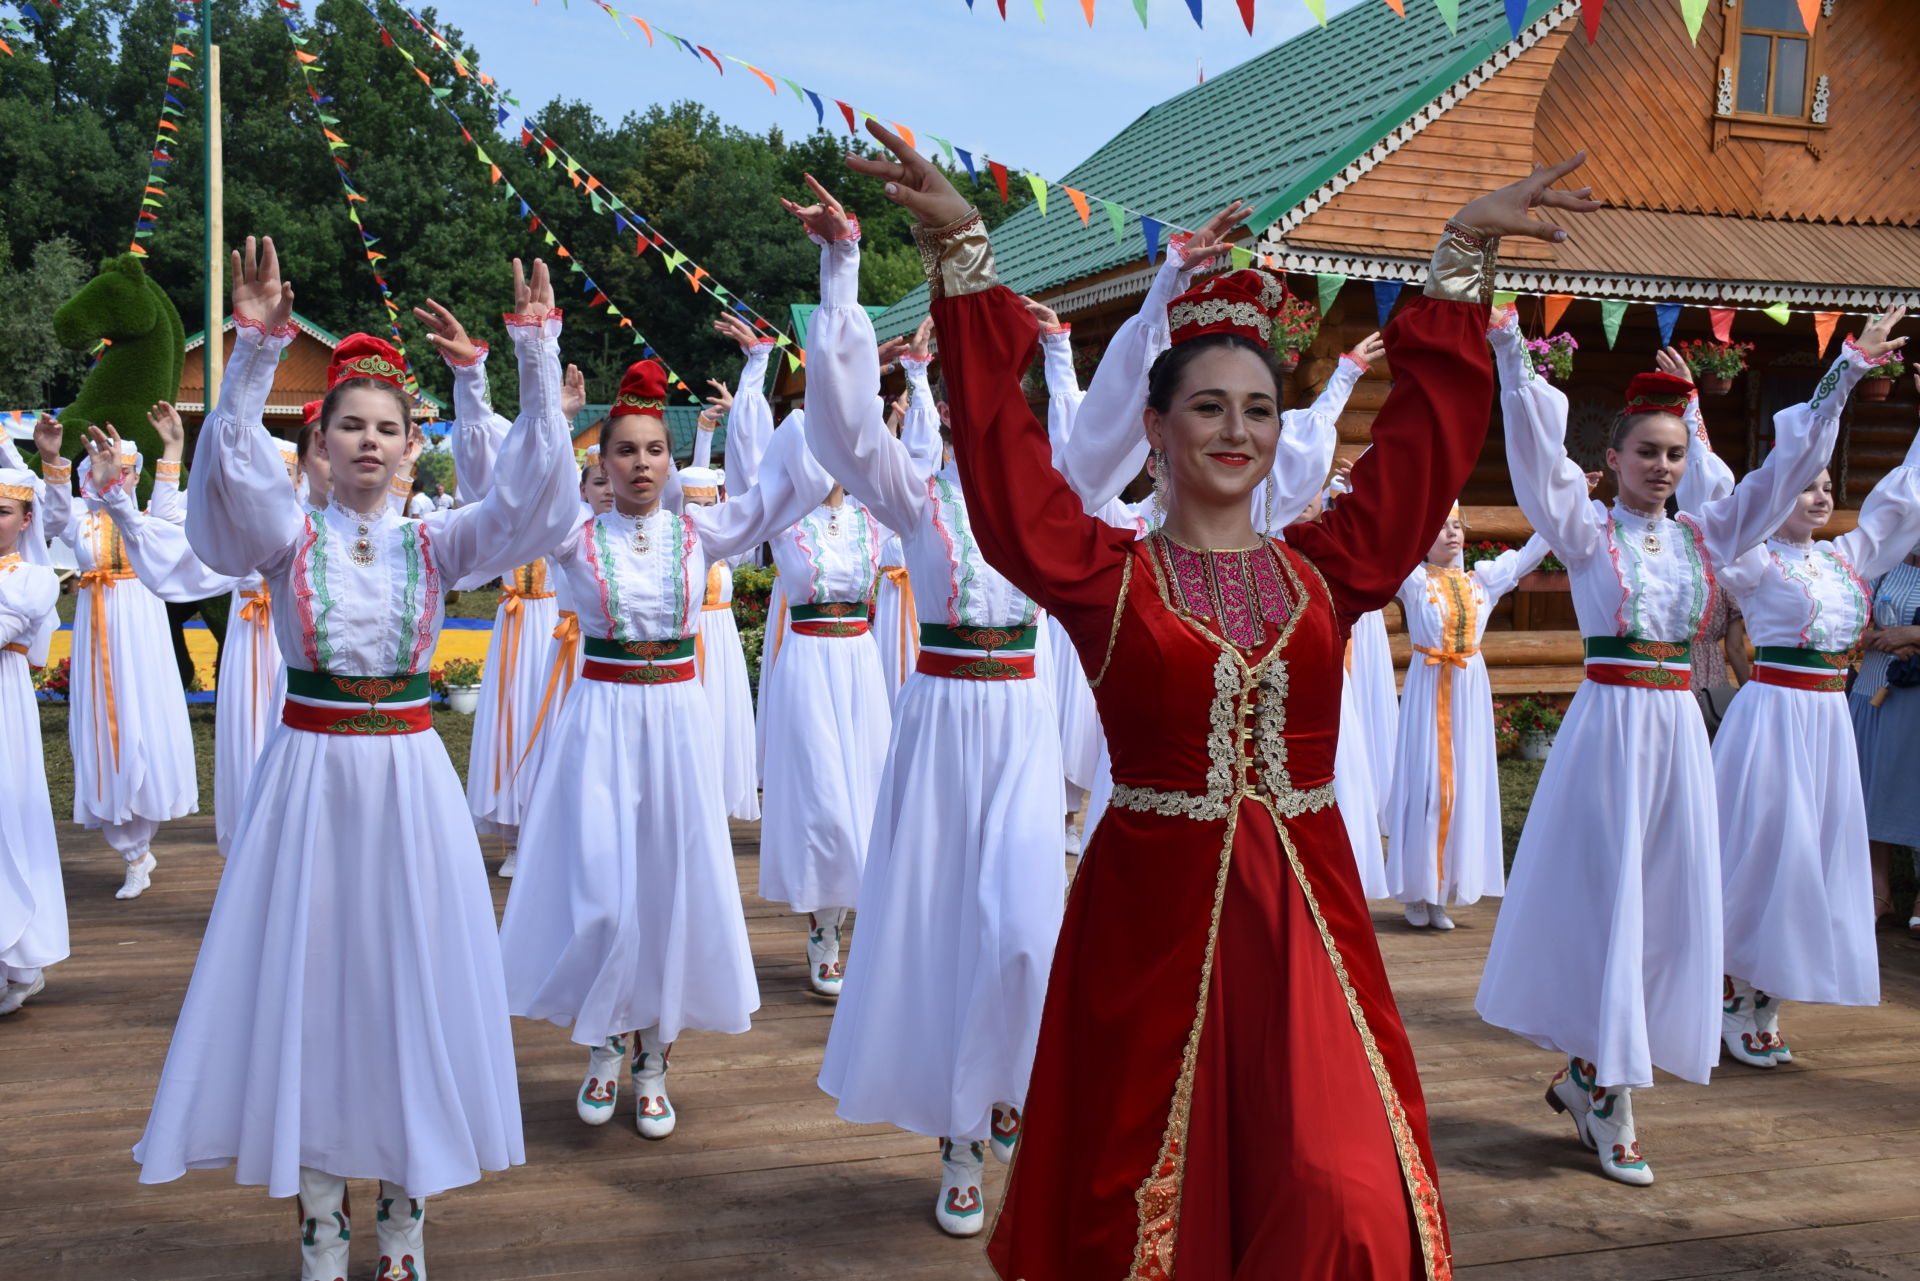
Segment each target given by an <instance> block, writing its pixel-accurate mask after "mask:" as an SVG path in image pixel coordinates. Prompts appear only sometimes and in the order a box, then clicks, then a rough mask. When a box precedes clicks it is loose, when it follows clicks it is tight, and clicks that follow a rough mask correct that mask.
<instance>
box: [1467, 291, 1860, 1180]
mask: <svg viewBox="0 0 1920 1281" xmlns="http://www.w3.org/2000/svg"><path fill="white" fill-rule="evenodd" d="M1891 323H1892V317H1890V316H1882V317H1881V318H1879V319H1878V320H1876V321H1875V322H1874V324H1873V325H1872V326H1870V327H1869V328H1868V330H1867V335H1866V337H1864V338H1863V339H1862V340H1861V343H1860V344H1859V346H1857V347H1856V346H1854V345H1852V344H1849V345H1848V346H1847V348H1846V350H1845V351H1844V352H1843V353H1842V354H1841V356H1840V357H1839V359H1838V360H1836V361H1835V362H1834V366H1833V368H1832V370H1831V371H1829V374H1828V376H1827V377H1826V378H1824V379H1823V380H1822V381H1821V384H1820V387H1819V390H1818V391H1817V392H1816V393H1815V395H1814V398H1813V399H1812V400H1811V401H1809V402H1808V403H1807V404H1805V405H1797V406H1794V407H1793V408H1790V409H1786V410H1783V411H1781V412H1780V413H1779V414H1777V415H1775V417H1774V431H1775V445H1774V449H1773V451H1772V453H1771V454H1769V455H1768V457H1767V461H1766V463H1765V465H1763V466H1761V467H1760V468H1758V469H1756V470H1754V471H1753V472H1750V473H1749V474H1748V475H1747V476H1746V478H1745V479H1743V480H1742V481H1741V482H1740V484H1739V485H1738V486H1737V487H1736V488H1735V489H1734V492H1733V493H1732V494H1731V495H1730V496H1728V497H1726V498H1723V499H1719V500H1717V501H1714V502H1709V503H1705V504H1702V505H1701V506H1700V508H1699V509H1698V511H1696V512H1695V513H1692V514H1690V515H1689V514H1683V515H1681V516H1680V518H1679V519H1678V520H1672V519H1669V518H1668V517H1667V516H1666V515H1665V514H1664V510H1663V509H1664V505H1665V503H1666V501H1667V500H1668V498H1670V497H1671V496H1672V495H1673V493H1674V489H1675V486H1676V484H1677V483H1678V482H1679V480H1680V478H1681V476H1682V475H1683V474H1684V472H1685V470H1686V461H1687V451H1688V440H1689V433H1688V431H1687V429H1686V426H1685V424H1684V422H1683V421H1682V419H1681V415H1682V414H1683V413H1684V412H1685V410H1686V404H1687V400H1688V396H1689V394H1690V392H1691V390H1692V388H1691V387H1690V386H1689V385H1688V384H1687V383H1685V382H1683V381H1681V380H1679V379H1676V378H1673V377H1672V376H1670V375H1664V374H1642V375H1640V376H1638V377H1636V378H1635V379H1634V380H1633V382H1632V383H1631V384H1630V385H1629V388H1628V395H1627V412H1626V413H1625V414H1623V415H1622V416H1621V417H1620V419H1618V420H1617V422H1616V425H1615V428H1614V431H1613V434H1612V443H1611V447H1610V448H1609V449H1608V451H1607V465H1608V466H1609V467H1610V468H1611V469H1612V470H1613V471H1614V472H1615V473H1616V475H1617V476H1618V478H1619V487H1620V497H1619V498H1618V499H1616V500H1615V502H1614V504H1613V506H1612V508H1611V509H1608V508H1606V507H1603V506H1602V505H1601V504H1599V503H1596V502H1592V501H1590V500H1589V499H1588V498H1587V486H1586V481H1585V478H1584V477H1583V476H1582V474H1581V471H1580V468H1579V467H1578V466H1577V465H1576V464H1575V463H1574V462H1573V460H1572V459H1570V458H1568V457H1567V455H1566V446H1565V436H1566V413H1567V400H1566V397H1565V396H1564V395H1562V394H1561V393H1560V391H1559V390H1558V389H1556V388H1554V387H1552V386H1550V385H1548V383H1547V382H1546V380H1545V379H1542V378H1540V377H1538V376H1537V375H1536V374H1535V372H1534V370H1533V368H1532V365H1531V363H1530V362H1529V361H1528V359H1527V358H1526V354H1525V351H1524V350H1523V347H1522V344H1521V338H1520V332H1519V325H1518V320H1517V318H1516V317H1515V315H1514V313H1513V312H1512V311H1511V310H1510V309H1509V310H1507V311H1505V312H1503V313H1501V314H1500V315H1499V316H1497V317H1496V320H1495V324H1494V328H1493V330H1492V340H1493V346H1494V351H1495V356H1496V363H1497V364H1498V366H1499V369H1500V375H1501V386H1502V394H1501V408H1502V413H1503V415H1504V417H1505V420H1506V423H1507V464H1508V467H1509V469H1510V471H1511V473H1512V476H1513V480H1514V488H1515V492H1516V494H1517V496H1518V498H1519V500H1520V508H1521V510H1522V511H1523V512H1525V513H1526V515H1527V518H1528V519H1529V520H1530V521H1532V522H1533V526H1534V528H1535V529H1537V530H1539V531H1541V533H1543V534H1544V535H1545V536H1546V538H1547V542H1548V543H1549V544H1550V545H1551V546H1552V548H1553V550H1554V553H1555V554H1556V555H1557V556H1559V558H1560V559H1561V560H1563V561H1565V562H1566V564H1567V568H1568V570H1569V572H1570V574H1571V576H1572V582H1573V598H1574V608H1575V610H1576V612H1577V613H1578V614H1579V616H1580V628H1581V631H1582V633H1584V635H1585V636H1586V653H1587V667H1586V676H1587V679H1586V681H1585V682H1584V683H1583V684H1582V685H1581V687H1580V691H1579V693H1578V694H1576V695H1575V696H1574V700H1573V705H1572V707H1571V708H1570V709H1569V710H1568V712H1567V717H1566V721H1565V723H1564V724H1563V725H1562V727H1561V729H1560V733H1559V735H1558V738H1557V740H1556V742H1555V744H1554V750H1553V753H1552V755H1551V756H1549V758H1548V760H1547V767H1546V770H1545V772H1544V773H1543V774H1542V775H1541V778H1540V785H1539V789H1538V791H1537V792H1536V793H1535V795H1534V800H1533V807H1532V810H1531V812H1530V813H1529V814H1528V816H1527V824H1526V829H1525V831H1524V833H1523V834H1522V836H1521V840H1520V848H1519V850H1518V852H1517V854H1516V856H1515V858H1514V864H1513V876H1512V880H1511V882H1510V883H1509V885H1508V887H1507V900H1506V904H1505V906H1504V908H1503V909H1502V911H1501V913H1500V920H1499V923H1498V924H1497V926H1496V927H1495V930H1494V936H1493V946H1492V950H1491V952H1490V954H1489V956H1488V958H1487V968H1486V973H1485V975H1484V976H1483V977H1482V979H1481V983H1480V993H1479V997H1478V999H1477V1001H1476V1002H1475V1008H1476V1009H1478V1011H1479V1012H1480V1016H1481V1017H1482V1018H1483V1019H1485V1020H1487V1022H1489V1023H1492V1024H1494V1025H1496V1026H1498V1027H1504V1028H1508V1029H1510V1030H1512V1031H1514V1032H1517V1033H1519V1034H1520V1035H1521V1036H1524V1037H1526V1038H1527V1039H1528V1040H1531V1041H1533V1042H1534V1043H1535V1044H1537V1045H1540V1046H1541V1047H1543V1048H1546V1049H1553V1050H1558V1051H1559V1052H1561V1053H1562V1054H1565V1055H1567V1056H1568V1060H1569V1062H1568V1066H1567V1068H1566V1069H1565V1070H1564V1071H1563V1072H1562V1073H1561V1074H1560V1075H1559V1076H1557V1077H1556V1078H1555V1079H1554V1082H1553V1084H1552V1085H1550V1086H1549V1087H1548V1091H1547V1101H1548V1103H1549V1104H1550V1105H1551V1106H1552V1107H1553V1109H1554V1110H1555V1111H1566V1112H1571V1113H1572V1115H1573V1119H1574V1124H1575V1127H1576V1130H1577V1132H1578V1134H1579V1137H1580V1139H1581V1141H1582V1142H1584V1143H1586V1144H1587V1146H1588V1147H1590V1148H1593V1149H1594V1150H1595V1151H1596V1152H1597V1153H1598V1155H1599V1159H1600V1169H1601V1172H1602V1173H1603V1174H1605V1175H1606V1176H1607V1177H1609V1178H1612V1179H1617V1180H1619V1181H1621V1182H1623V1183H1631V1184H1641V1185H1644V1184H1648V1183H1651V1182H1653V1171H1652V1169H1651V1168H1650V1167H1649V1166H1648V1164H1647V1161H1646V1159H1645V1158H1644V1157H1643V1156H1642V1155H1641V1152H1640V1145H1639V1142H1638V1139H1637V1136H1636V1133H1635V1129H1634V1119H1633V1101H1632V1094H1631V1091H1633V1090H1636V1089H1644V1088H1647V1087H1649V1086H1651V1085H1652V1084H1653V1069H1654V1067H1655V1066H1656V1065H1657V1066H1659V1067H1661V1068H1662V1069H1664V1070H1666V1071H1668V1072H1671V1073H1673V1074H1674V1075H1675V1076H1678V1077H1680V1078H1682V1079H1683V1080H1688V1081H1694V1082H1700V1083H1704V1082H1705V1081H1706V1080H1707V1076H1708V1073H1709V1072H1710V1071H1711V1070H1712V1068H1713V1064H1714V1060H1715V1059H1716V1058H1717V1057H1718V1054H1717V1052H1718V1050H1719V1047H1720V1037H1719V1031H1720V1026H1719V1025H1720V1008H1719V1000H1718V997H1719V992H1720V987H1721V983H1720V976H1721V963H1722V944H1721V913H1720V898H1719V895H1720V887H1719V873H1720V842H1719V832H1718V823H1717V816H1716V813H1715V800H1714V781H1713V764H1712V759H1711V757H1710V756H1709V754H1708V749H1707V736H1706V728H1705V726H1704V724H1703V723H1702V721H1701V718H1700V712H1699V705H1698V703H1696V702H1695V701H1694V699H1693V697H1692V695H1691V694H1690V692H1689V684H1690V666H1689V657H1690V650H1691V643H1692V640H1693V638H1694V637H1695V636H1696V635H1697V634H1698V632H1699V631H1700V628H1701V624H1702V621H1703V620H1704V619H1705V618H1706V616H1707V614H1708V610H1709V606H1710V605H1711V603H1712V602H1711V597H1712V593H1713V592H1714V591H1715V590H1716V589H1715V586H1714V579H1713V574H1714V571H1715V570H1716V569H1717V568H1718V567H1720V566H1723V565H1726V564H1729V563H1731V562H1732V561H1734V560H1736V559H1738V558H1739V557H1741V556H1743V555H1745V554H1746V553H1748V552H1749V551H1751V550H1753V549H1754V548H1756V547H1758V546H1759V545H1760V544H1761V543H1763V542H1764V541H1765V540H1766V538H1767V536H1768V535H1769V534H1771V533H1772V532H1773V531H1774V530H1775V529H1777V528H1778V527H1779V526H1780V523H1781V522H1782V521H1783V520H1785V519H1786V517H1787V516H1788V514H1790V513H1791V512H1792V510H1793V506H1794V503H1795V501H1796V499H1797V496H1798V495H1799V493H1800V491H1801V490H1803V489H1805V488H1806V486H1807V484H1808V482H1810V481H1811V480H1812V479H1813V478H1814V477H1815V476H1817V475H1818V474H1819V472H1820V469H1821V468H1822V467H1823V466H1824V465H1825V460H1826V458H1827V456H1828V455H1829V454H1830V453H1831V452H1832V449H1833V442H1834V437H1835V435H1836V434H1837V432H1838V430H1839V419H1840V411H1841V408H1842V406H1843V405H1844V404H1845V402H1846V398H1847V393H1848V392H1849V391H1851V390H1852V387H1853V384H1854V383H1855V382H1856V381H1858V380H1859V378H1860V376H1861V375H1862V374H1863V373H1864V372H1865V370H1866V369H1867V367H1868V366H1869V365H1870V364H1871V363H1873V362H1875V361H1878V360H1879V359H1881V357H1882V356H1883V355H1884V354H1885V353H1886V352H1887V351H1888V350H1890V349H1891V347H1892V344H1889V343H1888V342H1887V341H1886V331H1887V327H1888V326H1889V325H1890V324H1891Z"/></svg>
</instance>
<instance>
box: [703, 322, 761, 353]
mask: <svg viewBox="0 0 1920 1281" xmlns="http://www.w3.org/2000/svg"><path fill="white" fill-rule="evenodd" d="M713 332H714V333H716V334H719V335H720V336H721V337H723V338H728V339H731V340H732V342H733V344H734V345H735V346H736V347H738V348H739V349H740V350H741V351H743V352H744V351H745V350H747V348H749V347H751V346H753V344H754V343H756V342H758V341H759V339H758V337H757V336H756V335H755V334H754V332H753V326H752V325H749V324H748V323H747V322H746V321H744V320H742V319H740V317H738V316H736V315H733V314H732V313H731V312H729V313H728V314H727V315H724V316H721V317H720V318H719V319H718V320H715V321H714V322H713Z"/></svg>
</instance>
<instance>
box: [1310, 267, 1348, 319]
mask: <svg viewBox="0 0 1920 1281" xmlns="http://www.w3.org/2000/svg"><path fill="white" fill-rule="evenodd" d="M1314 279H1315V280H1316V281H1317V282H1318V283H1319V286H1320V295H1319V303H1320V314H1321V315H1323V316H1324V315H1326V314H1327V309H1328V308H1330V307H1332V306H1333V300H1334V299H1335V298H1337V297H1339V295H1340V291H1341V290H1342V289H1344V288H1346V284H1347V277H1346V274H1345V273H1344V272H1338V271H1323V272H1321V273H1320V274H1319V275H1318V276H1316V277H1314Z"/></svg>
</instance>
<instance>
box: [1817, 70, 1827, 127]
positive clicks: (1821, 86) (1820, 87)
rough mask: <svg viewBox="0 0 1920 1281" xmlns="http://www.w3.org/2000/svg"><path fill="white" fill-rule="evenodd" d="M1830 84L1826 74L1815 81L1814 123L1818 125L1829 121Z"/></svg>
mask: <svg viewBox="0 0 1920 1281" xmlns="http://www.w3.org/2000/svg"><path fill="white" fill-rule="evenodd" d="M1828 85H1829V81H1828V79H1827V77H1826V76H1824V75H1823V76H1821V77H1820V78H1819V79H1818V80H1816V81H1814V82H1813V123H1815V124H1817V125H1823V124H1825V123H1827V89H1828Z"/></svg>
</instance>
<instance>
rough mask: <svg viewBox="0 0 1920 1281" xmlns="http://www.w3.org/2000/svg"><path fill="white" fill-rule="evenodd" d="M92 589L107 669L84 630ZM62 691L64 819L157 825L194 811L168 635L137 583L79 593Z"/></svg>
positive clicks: (160, 613) (196, 792)
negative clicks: (99, 606)
mask: <svg viewBox="0 0 1920 1281" xmlns="http://www.w3.org/2000/svg"><path fill="white" fill-rule="evenodd" d="M95 590H100V591H104V592H105V593H106V601H105V617H106V631H107V637H108V641H109V648H108V650H107V651H106V654H107V656H108V657H110V658H111V660H112V663H111V667H108V666H107V665H105V664H103V663H102V662H101V653H100V649H99V645H100V641H99V638H98V637H97V636H96V635H95V632H94V626H93V593H94V591H95ZM108 675H111V676H112V678H113V684H112V697H111V698H109V697H108V694H107V681H106V678H107V676H108ZM67 689H68V694H67V698H68V701H69V708H68V710H69V713H70V714H69V718H68V721H67V743H68V746H69V747H70V748H71V749H72V751H73V821H74V822H76V823H79V824H82V825H83V826H86V827H90V828H97V827H100V826H101V825H102V824H105V823H124V822H126V821H127V820H129V819H134V818H144V819H148V820H150V821H152V822H155V823H162V822H165V821H166V820H168V819H171V818H179V817H181V816H182V815H185V814H191V813H193V812H194V811H195V810H196V809H198V808H199V806H200V780H199V774H198V772H197V769H196V767H195V765H194V756H193V731H192V729H191V728H190V727H189V726H188V724H187V696H186V692H185V691H184V690H182V689H181V688H180V669H179V668H177V667H176V666H174V662H173V642H172V641H171V640H170V639H168V631H167V608H166V606H165V605H163V604H161V603H160V598H159V597H158V596H155V595H154V594H153V593H152V592H150V591H148V590H147V589H146V588H145V587H142V586H141V585H140V581H139V580H138V579H134V578H122V579H119V580H117V581H116V582H115V583H114V585H113V586H111V587H106V588H100V589H94V588H83V589H82V590H81V591H80V594H79V597H78V603H77V605H76V607H75V609H74V614H73V672H72V676H71V678H70V680H69V682H68V686H67ZM116 743H117V744H118V746H117V747H116Z"/></svg>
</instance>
